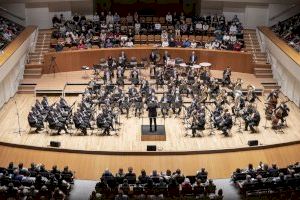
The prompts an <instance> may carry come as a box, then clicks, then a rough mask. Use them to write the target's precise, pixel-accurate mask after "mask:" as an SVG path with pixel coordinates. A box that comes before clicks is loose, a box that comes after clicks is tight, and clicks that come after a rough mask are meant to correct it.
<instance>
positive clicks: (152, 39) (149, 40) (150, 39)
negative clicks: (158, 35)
mask: <svg viewBox="0 0 300 200" xmlns="http://www.w3.org/2000/svg"><path fill="white" fill-rule="evenodd" d="M147 41H148V42H147V43H148V44H154V35H148V38H147Z"/></svg>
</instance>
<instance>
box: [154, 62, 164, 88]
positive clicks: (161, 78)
mask: <svg viewBox="0 0 300 200" xmlns="http://www.w3.org/2000/svg"><path fill="white" fill-rule="evenodd" d="M155 77H156V88H157V89H158V86H161V87H163V85H164V74H163V70H162V68H161V67H158V68H157V70H156V76H155Z"/></svg>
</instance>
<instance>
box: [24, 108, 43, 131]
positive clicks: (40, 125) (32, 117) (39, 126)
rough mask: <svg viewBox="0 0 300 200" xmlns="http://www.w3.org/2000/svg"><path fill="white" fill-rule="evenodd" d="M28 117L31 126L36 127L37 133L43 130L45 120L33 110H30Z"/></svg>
mask: <svg viewBox="0 0 300 200" xmlns="http://www.w3.org/2000/svg"><path fill="white" fill-rule="evenodd" d="M27 119H28V123H29V125H30V127H33V128H36V129H35V132H36V133H38V132H39V131H41V130H42V128H44V124H43V121H42V120H39V119H38V118H37V117H36V115H35V114H34V113H33V112H32V111H30V112H29V114H28V117H27Z"/></svg>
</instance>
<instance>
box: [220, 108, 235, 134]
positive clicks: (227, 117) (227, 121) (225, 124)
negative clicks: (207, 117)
mask: <svg viewBox="0 0 300 200" xmlns="http://www.w3.org/2000/svg"><path fill="white" fill-rule="evenodd" d="M232 125H233V122H232V117H231V114H230V113H229V112H228V110H227V109H225V110H224V114H223V121H222V132H223V135H224V136H228V130H230V129H231V128H232Z"/></svg>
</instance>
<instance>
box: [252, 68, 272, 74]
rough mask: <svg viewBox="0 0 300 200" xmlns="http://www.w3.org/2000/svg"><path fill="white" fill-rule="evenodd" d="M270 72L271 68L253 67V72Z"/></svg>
mask: <svg viewBox="0 0 300 200" xmlns="http://www.w3.org/2000/svg"><path fill="white" fill-rule="evenodd" d="M260 72H261V73H272V69H271V68H257V67H256V68H254V73H260Z"/></svg>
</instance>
